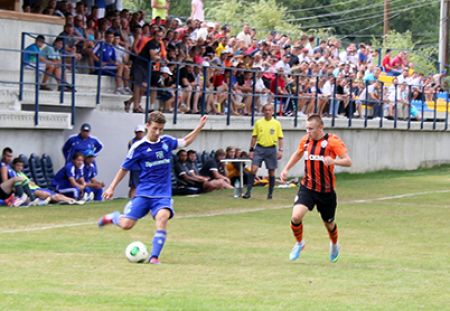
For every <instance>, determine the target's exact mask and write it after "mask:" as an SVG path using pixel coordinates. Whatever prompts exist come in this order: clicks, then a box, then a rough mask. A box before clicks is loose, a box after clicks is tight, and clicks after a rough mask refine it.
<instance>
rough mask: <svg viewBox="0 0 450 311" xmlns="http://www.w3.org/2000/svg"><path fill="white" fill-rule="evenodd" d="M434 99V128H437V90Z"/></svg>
mask: <svg viewBox="0 0 450 311" xmlns="http://www.w3.org/2000/svg"><path fill="white" fill-rule="evenodd" d="M434 95H435V96H434V101H433V108H434V112H433V130H435V129H436V118H437V100H438V97H437V92H436V93H435V94H434Z"/></svg>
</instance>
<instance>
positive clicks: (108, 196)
mask: <svg viewBox="0 0 450 311" xmlns="http://www.w3.org/2000/svg"><path fill="white" fill-rule="evenodd" d="M127 173H128V171H127V170H126V169H123V168H120V169H119V171H118V172H117V174H116V176H115V177H114V179H113V181H112V182H111V185H109V187H108V189H106V190H105V192H103V198H104V199H105V200H109V199H112V197H113V195H114V191H116V187H117V185H118V184H119V183H120V181H121V180H122V179H123V178H124V177H125V175H127Z"/></svg>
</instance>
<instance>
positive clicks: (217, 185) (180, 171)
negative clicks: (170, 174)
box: [175, 149, 224, 192]
mask: <svg viewBox="0 0 450 311" xmlns="http://www.w3.org/2000/svg"><path fill="white" fill-rule="evenodd" d="M190 159H191V161H188V153H187V152H186V150H183V149H181V150H179V151H178V152H177V162H176V163H175V174H176V175H177V177H178V179H179V180H181V182H182V185H187V186H189V187H194V188H197V189H199V190H200V191H202V192H210V191H214V190H217V189H223V188H224V183H223V182H222V181H221V180H212V179H210V178H208V177H205V176H202V175H200V174H199V172H198V170H197V166H196V165H195V162H196V161H197V159H196V153H195V151H193V150H190Z"/></svg>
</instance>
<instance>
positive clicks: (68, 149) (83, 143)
mask: <svg viewBox="0 0 450 311" xmlns="http://www.w3.org/2000/svg"><path fill="white" fill-rule="evenodd" d="M90 132H91V126H90V125H89V124H88V123H84V124H83V125H81V128H80V133H78V134H75V135H72V136H70V137H69V139H68V140H67V141H66V142H65V143H64V146H63V149H62V151H63V155H64V158H65V159H66V163H67V162H70V161H72V156H73V155H74V154H75V153H77V152H80V153H82V154H84V153H85V152H86V151H88V150H91V151H93V152H94V154H95V155H98V153H99V152H100V151H101V150H102V149H103V144H102V143H101V142H100V141H99V140H98V139H97V138H96V137H94V136H91V135H89V134H90Z"/></svg>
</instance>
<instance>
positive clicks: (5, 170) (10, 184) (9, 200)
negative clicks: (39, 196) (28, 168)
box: [0, 147, 28, 207]
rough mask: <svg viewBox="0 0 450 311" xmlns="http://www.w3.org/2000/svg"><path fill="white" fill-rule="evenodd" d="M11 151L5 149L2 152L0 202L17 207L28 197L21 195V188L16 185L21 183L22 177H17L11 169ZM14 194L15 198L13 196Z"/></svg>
mask: <svg viewBox="0 0 450 311" xmlns="http://www.w3.org/2000/svg"><path fill="white" fill-rule="evenodd" d="M12 159H13V151H12V149H11V148H9V147H6V148H4V149H3V151H2V159H1V162H0V200H3V201H5V203H6V205H8V206H14V207H18V206H21V205H22V204H24V203H25V202H26V201H27V200H28V196H27V195H26V194H25V193H23V190H21V188H22V187H21V186H20V185H18V184H17V183H19V182H22V181H23V179H22V177H18V176H17V175H16V174H15V173H14V171H13V169H12V167H11V163H12ZM14 193H15V194H16V196H14Z"/></svg>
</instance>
